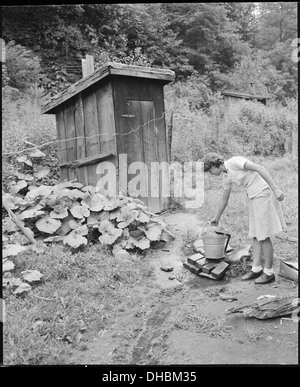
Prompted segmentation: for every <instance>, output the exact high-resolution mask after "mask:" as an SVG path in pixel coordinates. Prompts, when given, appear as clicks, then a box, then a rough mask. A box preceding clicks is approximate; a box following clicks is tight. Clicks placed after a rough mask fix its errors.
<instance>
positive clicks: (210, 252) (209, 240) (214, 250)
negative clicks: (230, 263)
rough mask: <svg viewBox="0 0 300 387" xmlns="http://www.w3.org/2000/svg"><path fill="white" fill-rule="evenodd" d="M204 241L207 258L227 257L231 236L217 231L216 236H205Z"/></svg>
mask: <svg viewBox="0 0 300 387" xmlns="http://www.w3.org/2000/svg"><path fill="white" fill-rule="evenodd" d="M202 239H203V247H204V253H205V258H208V259H221V258H224V257H225V252H226V249H227V246H228V243H229V239H230V234H224V233H222V232H218V231H215V235H203V236H202Z"/></svg>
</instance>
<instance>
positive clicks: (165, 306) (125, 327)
mask: <svg viewBox="0 0 300 387" xmlns="http://www.w3.org/2000/svg"><path fill="white" fill-rule="evenodd" d="M165 220H166V221H167V223H168V224H169V225H170V226H171V228H172V230H173V231H174V233H175V236H176V239H175V241H173V242H171V243H170V244H169V245H168V246H166V247H164V248H163V250H164V251H162V250H161V249H160V250H153V251H152V252H151V253H149V254H148V255H147V256H146V258H145V260H146V262H147V263H148V264H149V265H152V266H153V267H154V273H153V276H152V277H151V278H149V281H148V282H146V283H144V284H139V286H135V287H134V288H133V289H132V292H131V293H130V295H129V296H127V297H124V302H123V304H122V305H120V306H119V308H118V310H117V311H116V313H115V317H114V323H113V324H112V326H111V329H110V330H107V331H102V332H101V334H100V335H99V336H98V337H96V338H95V340H94V341H93V342H91V343H88V345H87V349H86V351H84V352H78V353H75V355H74V358H73V359H72V361H71V363H72V364H102V365H107V364H112V365H113V364H118V365H126V364H138V365H155V364H157V365H173V364H174V365H175V364H190V365H191V364H193V365H195V364H298V329H297V328H298V324H296V323H295V322H293V321H292V320H289V319H281V318H274V319H269V320H258V319H255V318H253V319H250V318H248V319H246V318H244V317H243V315H242V314H231V315H226V309H228V308H230V307H234V306H241V305H245V304H248V303H251V302H254V301H256V299H257V297H258V296H261V295H287V294H290V293H294V292H297V288H296V286H295V284H294V283H293V282H291V281H289V280H286V279H284V278H283V277H280V276H278V275H276V279H277V281H276V282H275V283H274V282H273V283H271V284H267V285H263V286H259V285H255V284H254V283H253V282H252V281H249V282H241V280H240V276H239V277H237V278H229V279H225V280H222V281H212V280H210V279H206V278H203V277H199V276H195V275H194V274H192V273H190V272H188V271H187V270H186V269H184V268H183V266H182V263H183V262H184V261H185V260H186V256H185V255H184V252H183V251H182V246H183V244H184V240H183V238H184V236H185V235H186V234H187V230H188V229H190V230H193V231H195V230H197V229H199V230H200V228H201V226H203V224H202V222H201V220H200V219H199V218H198V216H197V214H194V213H183V214H181V213H175V214H166V215H165ZM163 264H170V265H171V266H173V267H174V270H173V271H172V272H165V271H162V270H161V269H160V267H161V266H162V265H163ZM274 266H275V273H276V272H277V270H278V263H276V262H275V265H274ZM174 277H175V278H174ZM220 292H222V293H223V294H230V295H234V296H235V297H236V298H237V300H236V301H233V302H228V301H224V300H223V299H221V297H220Z"/></svg>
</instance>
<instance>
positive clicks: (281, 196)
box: [244, 161, 284, 201]
mask: <svg viewBox="0 0 300 387" xmlns="http://www.w3.org/2000/svg"><path fill="white" fill-rule="evenodd" d="M244 169H245V170H248V171H255V172H257V173H259V174H260V176H261V177H262V178H263V179H264V180H265V181H266V182H267V183H268V184H269V186H270V188H271V189H272V191H273V192H274V195H275V197H276V199H277V200H279V201H281V200H283V199H284V194H283V192H282V191H281V190H280V189H279V188H278V187H277V186H276V184H275V183H274V181H273V179H272V178H271V176H270V175H269V173H268V171H267V170H266V169H265V168H264V167H263V166H261V165H258V164H255V163H252V162H251V161H247V162H246V163H245V165H244Z"/></svg>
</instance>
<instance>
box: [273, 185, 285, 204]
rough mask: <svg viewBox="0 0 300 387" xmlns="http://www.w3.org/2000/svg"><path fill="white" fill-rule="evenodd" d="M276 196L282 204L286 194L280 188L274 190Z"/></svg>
mask: <svg viewBox="0 0 300 387" xmlns="http://www.w3.org/2000/svg"><path fill="white" fill-rule="evenodd" d="M274 195H275V197H276V199H277V200H279V201H280V202H281V201H282V200H283V199H284V193H283V192H282V191H280V189H279V188H276V189H275V190H274Z"/></svg>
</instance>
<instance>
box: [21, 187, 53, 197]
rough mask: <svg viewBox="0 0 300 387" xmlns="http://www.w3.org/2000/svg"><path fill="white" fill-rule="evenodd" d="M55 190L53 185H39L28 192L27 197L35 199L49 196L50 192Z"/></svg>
mask: <svg viewBox="0 0 300 387" xmlns="http://www.w3.org/2000/svg"><path fill="white" fill-rule="evenodd" d="M52 192H53V187H50V186H48V185H40V186H39V187H34V188H33V189H30V191H29V192H27V194H26V198H28V199H35V198H37V197H46V198H47V197H49V196H50V194H51V193H52Z"/></svg>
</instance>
